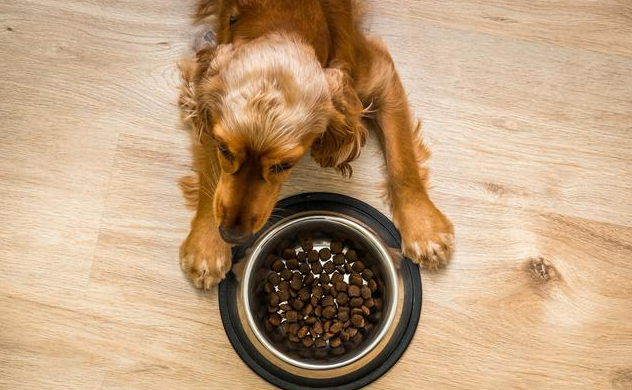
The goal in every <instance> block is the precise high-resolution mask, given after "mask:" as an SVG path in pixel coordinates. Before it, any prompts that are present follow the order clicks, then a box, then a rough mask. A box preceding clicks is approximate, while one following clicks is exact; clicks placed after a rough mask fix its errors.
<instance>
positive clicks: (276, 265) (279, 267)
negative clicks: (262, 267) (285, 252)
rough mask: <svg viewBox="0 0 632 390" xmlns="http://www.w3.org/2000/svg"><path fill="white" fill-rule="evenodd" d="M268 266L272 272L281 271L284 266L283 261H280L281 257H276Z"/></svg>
mask: <svg viewBox="0 0 632 390" xmlns="http://www.w3.org/2000/svg"><path fill="white" fill-rule="evenodd" d="M270 268H271V269H272V271H274V272H279V271H281V270H282V269H283V268H285V265H284V264H283V262H282V261H281V259H276V260H274V262H273V263H272V265H271V266H270Z"/></svg>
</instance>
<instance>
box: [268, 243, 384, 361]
mask: <svg viewBox="0 0 632 390" xmlns="http://www.w3.org/2000/svg"><path fill="white" fill-rule="evenodd" d="M300 244H301V245H300V246H301V248H300V249H298V251H297V250H295V249H294V248H293V247H292V246H290V244H289V243H288V242H285V243H282V245H280V247H279V248H277V250H278V253H276V254H273V255H271V256H270V257H269V259H268V260H269V261H268V264H269V270H268V272H269V273H268V275H267V278H266V281H265V284H264V286H263V291H264V292H265V295H264V296H263V297H264V298H263V299H264V300H265V307H266V308H267V310H266V313H265V314H264V316H263V318H262V320H263V322H264V325H265V328H266V330H267V331H268V332H269V336H270V337H271V339H273V340H275V341H277V342H280V343H283V344H284V345H285V346H286V347H287V348H288V349H289V350H291V351H296V352H297V353H298V355H299V356H301V357H316V358H324V357H326V356H328V355H332V356H340V355H343V354H345V353H347V352H348V351H350V350H352V349H353V348H355V347H356V346H357V345H359V344H360V343H361V342H362V341H363V340H364V339H365V338H366V337H369V335H370V332H371V330H372V329H373V326H374V325H373V324H375V323H377V322H378V321H379V320H380V319H381V317H382V309H383V302H382V298H381V291H380V290H381V288H380V286H382V282H381V281H380V280H379V278H378V277H377V275H378V273H377V272H376V271H375V270H373V269H371V267H370V263H367V264H365V262H364V261H362V256H361V254H360V253H358V251H356V249H354V248H352V247H350V245H348V244H345V243H344V242H342V241H332V242H331V243H330V244H329V246H324V247H321V248H320V249H318V250H317V249H315V248H314V243H313V241H312V240H311V239H309V238H302V239H301V240H300ZM345 249H346V250H345Z"/></svg>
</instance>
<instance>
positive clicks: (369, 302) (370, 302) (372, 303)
mask: <svg viewBox="0 0 632 390" xmlns="http://www.w3.org/2000/svg"><path fill="white" fill-rule="evenodd" d="M364 306H366V307H368V308H369V309H370V308H372V307H373V306H375V300H374V299H373V298H369V299H365V300H364Z"/></svg>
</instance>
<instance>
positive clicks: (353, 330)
mask: <svg viewBox="0 0 632 390" xmlns="http://www.w3.org/2000/svg"><path fill="white" fill-rule="evenodd" d="M345 332H346V333H347V334H348V335H349V337H353V336H355V335H356V333H358V329H356V328H354V327H353V326H350V327H348V328H347V329H345Z"/></svg>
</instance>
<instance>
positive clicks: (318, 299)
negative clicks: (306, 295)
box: [309, 295, 320, 307]
mask: <svg viewBox="0 0 632 390" xmlns="http://www.w3.org/2000/svg"><path fill="white" fill-rule="evenodd" d="M319 301H320V298H319V297H317V296H315V295H312V297H311V298H310V302H309V303H311V304H312V306H314V307H316V306H317V305H318V302H319Z"/></svg>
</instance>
